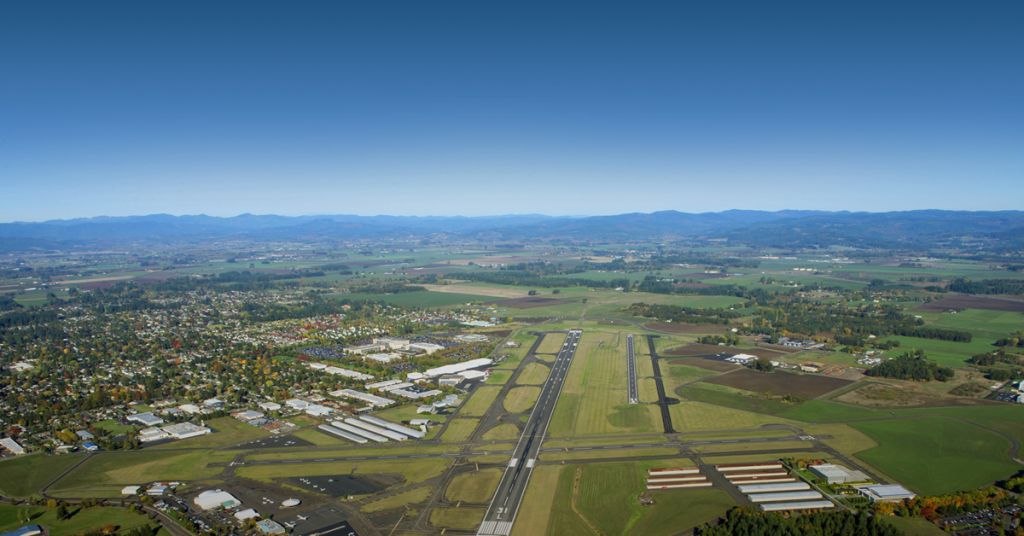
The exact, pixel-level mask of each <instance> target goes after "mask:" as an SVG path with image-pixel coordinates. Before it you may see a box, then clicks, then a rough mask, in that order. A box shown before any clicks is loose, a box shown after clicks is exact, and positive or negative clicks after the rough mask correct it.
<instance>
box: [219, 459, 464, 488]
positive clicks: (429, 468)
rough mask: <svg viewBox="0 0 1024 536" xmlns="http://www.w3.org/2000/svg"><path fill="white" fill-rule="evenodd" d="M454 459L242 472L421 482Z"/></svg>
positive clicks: (267, 478)
mask: <svg viewBox="0 0 1024 536" xmlns="http://www.w3.org/2000/svg"><path fill="white" fill-rule="evenodd" d="M449 463H450V460H449V459H447V458H442V457H438V458H424V459H415V460H359V461H337V462H318V463H291V464H280V465H250V466H245V467H239V468H238V469H237V471H236V473H237V474H238V476H241V477H245V478H252V479H255V480H262V481H264V482H273V481H274V479H278V478H290V477H297V476H322V475H347V474H356V475H359V474H390V475H400V476H401V477H403V479H404V480H405V481H406V482H409V483H417V482H423V481H424V480H427V479H430V478H434V477H436V476H438V475H440V474H441V473H442V472H443V471H444V470H445V469H446V468H447V467H448V464H449Z"/></svg>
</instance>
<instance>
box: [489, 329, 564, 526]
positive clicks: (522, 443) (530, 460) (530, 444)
mask: <svg viewBox="0 0 1024 536" xmlns="http://www.w3.org/2000/svg"><path fill="white" fill-rule="evenodd" d="M582 335H583V332H582V331H579V330H573V331H570V332H569V335H568V336H566V338H565V343H564V344H563V345H562V349H561V350H560V351H559V352H558V357H557V358H555V363H554V364H553V365H552V366H551V374H550V375H549V376H548V379H547V381H546V382H544V387H543V389H541V393H540V396H539V397H537V403H536V405H534V408H533V412H532V413H530V419H529V420H528V421H526V427H525V428H523V435H522V436H520V438H519V443H518V444H517V445H516V448H515V450H514V451H513V453H512V459H511V460H509V462H508V467H507V468H506V469H505V474H503V475H502V477H501V481H500V482H499V483H498V489H497V491H495V493H494V498H493V499H491V504H490V506H488V507H487V513H486V514H485V515H484V520H483V523H481V524H480V530H479V531H477V535H478V536H508V534H509V533H511V532H512V523H513V522H514V521H515V518H516V513H517V512H518V511H519V504H520V503H521V502H522V500H523V495H524V494H525V493H526V485H527V484H528V483H529V481H530V475H531V474H532V473H533V466H534V464H536V463H537V455H538V454H539V453H540V447H541V443H542V442H543V441H544V434H546V433H547V430H548V424H549V423H550V422H551V414H552V413H553V411H554V409H555V403H556V402H557V401H558V395H559V393H561V392H562V385H563V384H564V382H565V376H566V374H568V372H569V365H570V363H572V358H573V356H574V355H575V354H576V346H577V345H578V344H579V341H580V337H581V336H582Z"/></svg>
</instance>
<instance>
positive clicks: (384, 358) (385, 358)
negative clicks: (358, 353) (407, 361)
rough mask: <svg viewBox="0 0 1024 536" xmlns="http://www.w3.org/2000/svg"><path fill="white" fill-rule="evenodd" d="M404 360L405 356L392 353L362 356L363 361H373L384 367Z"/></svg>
mask: <svg viewBox="0 0 1024 536" xmlns="http://www.w3.org/2000/svg"><path fill="white" fill-rule="evenodd" d="M404 358H405V356H403V355H402V354H396V353H394V352H387V353H374V354H365V355H364V356H363V360H364V361H374V362H376V363H383V364H385V365H386V364H388V363H393V362H395V361H399V360H401V359H404Z"/></svg>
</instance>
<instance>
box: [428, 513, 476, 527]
mask: <svg viewBox="0 0 1024 536" xmlns="http://www.w3.org/2000/svg"><path fill="white" fill-rule="evenodd" d="M483 518H484V508H472V507H462V508H434V509H433V510H431V511H430V524H431V525H433V526H435V527H437V528H447V529H457V530H474V529H476V528H477V527H479V526H480V521H482V520H483Z"/></svg>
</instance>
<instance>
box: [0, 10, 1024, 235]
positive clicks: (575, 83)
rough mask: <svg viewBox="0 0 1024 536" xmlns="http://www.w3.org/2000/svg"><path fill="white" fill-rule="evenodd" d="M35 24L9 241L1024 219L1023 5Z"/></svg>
mask: <svg viewBox="0 0 1024 536" xmlns="http://www.w3.org/2000/svg"><path fill="white" fill-rule="evenodd" d="M20 4H21V5H9V6H7V7H6V8H5V12H4V16H3V17H2V18H0V183H2V191H0V221H9V220H39V219H48V218H66V217H80V216H94V215H101V214H102V215H127V214H144V213H153V212H168V213H173V214H196V213H206V214H213V215H234V214H238V213H242V212H253V213H277V214H323V213H352V214H410V215H426V214H438V215H447V214H464V215H480V214H502V213H546V214H573V215H582V214H611V213H620V212H630V211H645V212H646V211H653V210H663V209H677V210H684V211H691V212H702V211H710V210H723V209H729V208H748V209H767V210H777V209H785V208H801V209H804V208H820V209H837V210H839V209H850V210H872V211H882V210H903V209H914V208H955V209H971V210H985V209H1013V208H1017V209H1021V208H1024V202H1022V201H1024V105H1022V103H1024V25H1022V23H1021V22H1020V21H1021V20H1024V4H1021V3H1020V2H1004V3H1000V2H990V3H983V4H972V3H965V2H944V1H928V2H898V3H897V2H884V3H883V2H879V3H871V2H857V3H852V2H851V3H848V4H847V5H833V4H837V3H833V2H808V3H786V2H783V3H775V2H751V3H737V2H732V3H714V4H715V5H716V7H709V6H697V5H691V6H686V5H682V4H684V3H682V2H673V3H633V2H630V3H626V2H620V3H616V4H599V3H579V4H561V5H560V6H554V5H551V3H527V2H507V3H496V2H467V3H455V2H422V1H417V2H408V3H402V2H378V3H373V4H376V5H374V6H370V5H365V4H370V3H356V2H302V3H281V2H273V3H271V2H237V3H232V2H176V3H163V4H156V3H149V2H124V3H116V2H103V3H93V2H73V3H72V2H69V3H67V4H54V3H45V4H43V3H29V2H23V3H20ZM692 4H712V3H710V2H708V3H692ZM894 4H899V5H894Z"/></svg>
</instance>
